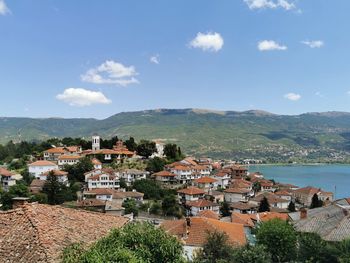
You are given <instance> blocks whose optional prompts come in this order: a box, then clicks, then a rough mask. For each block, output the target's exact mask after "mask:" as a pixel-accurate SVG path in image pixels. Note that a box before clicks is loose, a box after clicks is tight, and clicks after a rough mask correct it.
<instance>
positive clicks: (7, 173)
mask: <svg viewBox="0 0 350 263" xmlns="http://www.w3.org/2000/svg"><path fill="white" fill-rule="evenodd" d="M12 175H13V174H12V173H11V172H10V171H9V170H7V169H5V168H2V167H0V176H5V177H10V176H12Z"/></svg>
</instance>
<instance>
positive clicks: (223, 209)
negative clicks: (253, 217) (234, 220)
mask: <svg viewBox="0 0 350 263" xmlns="http://www.w3.org/2000/svg"><path fill="white" fill-rule="evenodd" d="M220 213H221V215H222V216H230V215H231V209H230V205H229V203H227V202H226V201H223V202H222V203H221V206H220Z"/></svg>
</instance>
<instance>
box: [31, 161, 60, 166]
mask: <svg viewBox="0 0 350 263" xmlns="http://www.w3.org/2000/svg"><path fill="white" fill-rule="evenodd" d="M28 166H56V164H55V163H53V162H49V161H44V160H42V161H36V162H34V163H31V164H28Z"/></svg>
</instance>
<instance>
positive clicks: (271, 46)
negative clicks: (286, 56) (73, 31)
mask: <svg viewBox="0 0 350 263" xmlns="http://www.w3.org/2000/svg"><path fill="white" fill-rule="evenodd" d="M258 49H259V50H260V51H272V50H287V49H288V47H287V46H284V45H280V44H278V43H277V42H275V41H273V40H263V41H260V42H259V43H258Z"/></svg>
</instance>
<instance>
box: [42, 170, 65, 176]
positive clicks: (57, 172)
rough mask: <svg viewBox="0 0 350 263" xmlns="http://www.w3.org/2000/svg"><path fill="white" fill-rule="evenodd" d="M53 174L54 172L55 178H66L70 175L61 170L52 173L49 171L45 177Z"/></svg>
mask: <svg viewBox="0 0 350 263" xmlns="http://www.w3.org/2000/svg"><path fill="white" fill-rule="evenodd" d="M51 172H53V175H55V176H64V175H68V173H67V172H65V171H61V170H52V171H48V172H46V173H44V175H45V176H48V175H49V174H50V173H51Z"/></svg>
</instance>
